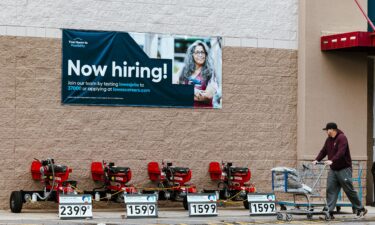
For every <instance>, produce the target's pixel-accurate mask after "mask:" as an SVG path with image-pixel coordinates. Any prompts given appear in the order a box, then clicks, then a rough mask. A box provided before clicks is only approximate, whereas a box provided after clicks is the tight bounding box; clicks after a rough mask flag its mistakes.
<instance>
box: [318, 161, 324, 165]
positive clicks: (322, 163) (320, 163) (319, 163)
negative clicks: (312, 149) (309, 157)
mask: <svg viewBox="0 0 375 225" xmlns="http://www.w3.org/2000/svg"><path fill="white" fill-rule="evenodd" d="M316 165H325V164H324V162H317V163H316Z"/></svg>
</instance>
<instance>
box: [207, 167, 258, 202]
mask: <svg viewBox="0 0 375 225" xmlns="http://www.w3.org/2000/svg"><path fill="white" fill-rule="evenodd" d="M208 172H209V173H210V177H211V180H213V181H219V183H218V188H219V196H220V199H232V200H235V201H243V203H244V206H245V208H246V209H248V208H249V204H248V202H247V193H253V192H255V187H254V185H253V184H251V183H247V182H249V181H250V178H251V171H250V169H249V168H247V167H234V166H233V164H232V163H230V162H228V163H224V162H222V164H221V165H220V163H219V162H211V163H210V165H209V169H208Z"/></svg>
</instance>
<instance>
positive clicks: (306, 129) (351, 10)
mask: <svg viewBox="0 0 375 225" xmlns="http://www.w3.org/2000/svg"><path fill="white" fill-rule="evenodd" d="M359 2H360V4H361V5H362V6H363V8H366V7H367V1H364V0H363V1H359ZM299 7H300V9H299V12H300V13H299V24H300V25H299V48H298V135H297V137H298V138H297V140H298V141H297V142H298V144H297V151H298V160H299V161H311V160H313V159H315V157H316V156H317V154H318V152H319V151H320V149H321V148H322V146H323V143H324V140H325V138H326V134H325V132H324V131H322V128H323V127H324V126H325V124H326V123H327V122H330V121H335V122H336V123H337V124H338V126H339V128H340V129H342V130H343V131H344V132H345V134H346V135H347V137H348V140H349V144H350V150H351V155H352V159H353V160H355V161H357V162H358V163H359V164H360V165H361V167H362V168H363V175H362V184H363V186H364V187H366V167H367V166H366V160H367V148H368V147H367V143H368V135H367V132H368V126H367V115H368V114H367V113H368V103H367V100H368V93H367V89H368V86H367V85H368V83H367V75H368V74H367V53H365V52H345V51H340V52H338V51H336V52H335V51H332V52H322V51H321V50H320V37H321V36H322V35H329V34H334V33H344V32H350V31H366V30H367V24H366V20H365V18H364V17H363V16H362V14H361V13H360V11H359V9H358V8H357V6H356V4H355V2H354V1H340V0H334V1H324V0H318V1H308V0H303V1H300V6H299ZM332 9H335V10H332ZM353 167H354V169H355V170H357V169H358V168H359V167H358V165H357V164H356V165H355V166H353ZM356 174H357V171H355V172H354V175H356ZM364 193H366V190H364ZM364 196H365V194H364Z"/></svg>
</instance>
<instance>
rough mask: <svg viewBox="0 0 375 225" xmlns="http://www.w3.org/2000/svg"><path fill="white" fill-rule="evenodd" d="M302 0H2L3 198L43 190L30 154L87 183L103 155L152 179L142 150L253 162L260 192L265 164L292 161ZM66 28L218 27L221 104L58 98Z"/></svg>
mask: <svg viewBox="0 0 375 225" xmlns="http://www.w3.org/2000/svg"><path fill="white" fill-rule="evenodd" d="M297 8H298V1H297V0H283V1H271V0H266V1H264V0H251V1H248V0H239V1H224V0H215V1H214V0H209V1H196V0H193V1H182V0H137V1H136V0H127V1H125V0H91V1H88V0H80V1H76V0H68V1H65V0H64V1H63V0H56V1H44V0H32V1H29V0H3V1H0V12H1V13H0V90H1V91H0V156H1V158H0V164H1V165H2V166H1V167H0V187H1V188H2V190H3V191H2V192H0V208H8V199H9V195H10V192H11V191H13V190H19V189H24V190H32V189H34V190H39V189H40V184H39V183H37V182H34V181H32V180H31V176H30V163H31V161H32V159H33V158H40V159H43V158H46V157H53V158H55V160H56V162H57V163H60V164H66V165H68V166H70V167H72V168H73V173H72V175H71V178H72V179H74V180H78V181H79V188H81V189H83V190H90V189H92V188H93V187H95V186H98V184H95V183H93V182H92V181H91V178H90V171H89V169H90V163H91V162H92V161H94V160H97V161H101V160H110V161H114V162H115V163H116V164H117V165H121V166H129V167H131V168H132V170H133V181H132V183H134V184H136V185H138V186H150V185H151V184H150V183H149V182H148V179H147V172H146V165H147V163H148V162H149V161H152V160H155V161H158V162H161V161H162V160H169V161H173V162H174V163H175V164H176V165H181V166H188V167H190V168H192V169H193V179H192V182H193V183H195V184H197V186H198V188H199V189H203V188H213V187H215V186H216V184H215V183H213V182H211V181H209V176H208V172H207V169H208V163H209V162H211V161H213V160H216V161H221V160H224V161H232V162H233V163H234V165H236V166H249V167H250V168H251V170H252V182H254V183H255V185H256V186H257V188H258V190H259V191H269V190H270V189H271V183H270V179H271V174H270V168H272V167H273V166H295V165H296V163H297V155H296V152H297V151H296V135H297V134H296V132H297V131H296V129H297V121H296V104H297V52H296V49H297ZM61 28H72V29H92V30H115V31H130V32H154V33H163V34H182V35H196V36H222V37H223V40H224V46H225V47H224V48H223V109H222V110H203V109H200V110H196V109H195V110H193V109H163V108H140V107H91V106H90V107H89V106H67V105H64V106H62V105H61V98H60V96H61V90H60V89H61V39H60V38H61V30H60V29H61Z"/></svg>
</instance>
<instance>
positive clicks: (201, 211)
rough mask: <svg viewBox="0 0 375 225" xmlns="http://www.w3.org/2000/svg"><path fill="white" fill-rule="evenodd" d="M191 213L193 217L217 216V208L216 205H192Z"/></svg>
mask: <svg viewBox="0 0 375 225" xmlns="http://www.w3.org/2000/svg"><path fill="white" fill-rule="evenodd" d="M189 206H190V207H189V212H190V215H191V216H216V215H217V206H216V202H215V203H190V204H189Z"/></svg>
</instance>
